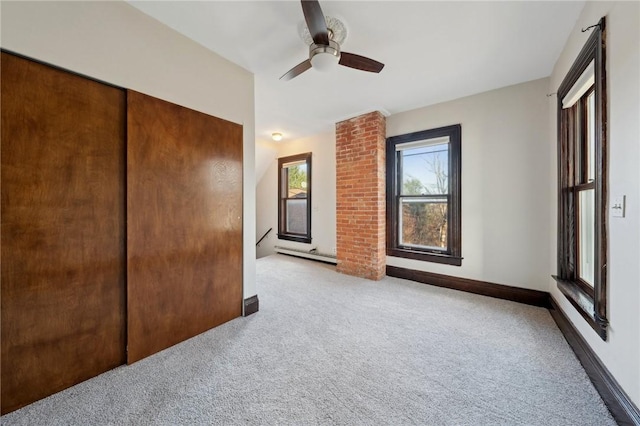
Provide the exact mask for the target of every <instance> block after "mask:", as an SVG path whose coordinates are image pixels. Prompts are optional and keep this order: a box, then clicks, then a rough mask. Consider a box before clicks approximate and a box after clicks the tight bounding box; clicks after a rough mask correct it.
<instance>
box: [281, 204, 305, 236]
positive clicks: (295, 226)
mask: <svg viewBox="0 0 640 426" xmlns="http://www.w3.org/2000/svg"><path fill="white" fill-rule="evenodd" d="M286 208H287V224H286V225H287V229H286V232H291V233H294V234H306V233H307V200H305V199H302V200H287V201H286Z"/></svg>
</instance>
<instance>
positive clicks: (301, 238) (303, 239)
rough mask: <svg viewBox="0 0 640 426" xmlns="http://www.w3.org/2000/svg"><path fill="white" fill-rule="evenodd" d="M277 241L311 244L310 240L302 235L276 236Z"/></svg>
mask: <svg viewBox="0 0 640 426" xmlns="http://www.w3.org/2000/svg"><path fill="white" fill-rule="evenodd" d="M278 239H279V240H287V241H295V242H298V243H307V244H311V238H310V237H307V236H304V235H291V234H278Z"/></svg>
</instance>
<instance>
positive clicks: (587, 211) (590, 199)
mask: <svg viewBox="0 0 640 426" xmlns="http://www.w3.org/2000/svg"><path fill="white" fill-rule="evenodd" d="M578 203H579V204H578V209H579V210H578V211H579V215H580V217H579V221H578V228H579V236H580V254H579V255H580V259H579V260H578V262H579V263H578V264H579V276H580V278H582V279H583V280H584V281H586V282H587V283H588V284H589V285H591V286H593V278H594V274H595V265H594V263H593V261H594V253H595V244H594V243H595V241H594V232H595V190H593V189H587V190H584V191H580V193H579V196H578Z"/></svg>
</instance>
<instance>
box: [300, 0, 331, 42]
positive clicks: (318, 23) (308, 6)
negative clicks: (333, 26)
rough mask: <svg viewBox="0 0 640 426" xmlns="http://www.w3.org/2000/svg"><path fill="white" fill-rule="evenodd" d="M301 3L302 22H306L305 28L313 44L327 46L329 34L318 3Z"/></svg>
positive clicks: (311, 1)
mask: <svg viewBox="0 0 640 426" xmlns="http://www.w3.org/2000/svg"><path fill="white" fill-rule="evenodd" d="M301 3H302V13H304V20H305V21H306V22H307V28H309V34H311V38H312V39H313V42H314V43H315V44H321V45H324V46H328V45H329V32H328V31H327V22H326V21H325V20H324V14H323V13H322V9H321V8H320V3H318V0H302V1H301Z"/></svg>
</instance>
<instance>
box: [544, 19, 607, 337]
mask: <svg viewBox="0 0 640 426" xmlns="http://www.w3.org/2000/svg"><path fill="white" fill-rule="evenodd" d="M605 40H606V33H605V18H604V17H603V18H602V19H601V20H600V22H599V23H598V25H597V26H596V27H595V28H594V30H593V33H592V34H591V36H590V37H589V39H588V40H587V42H586V44H585V46H584V47H583V48H582V50H581V51H580V54H579V55H578V57H577V59H576V60H575V62H574V63H573V65H572V67H571V69H570V70H569V72H568V74H567V76H566V77H565V79H564V80H563V81H562V84H561V85H560V88H559V89H558V275H557V276H556V275H554V276H553V278H554V279H555V280H556V281H557V284H558V289H559V290H560V291H561V292H562V294H564V295H565V297H567V299H568V300H569V301H570V302H571V304H572V305H573V306H574V307H575V308H576V310H577V311H578V312H579V313H580V314H581V315H582V317H583V318H584V319H585V320H586V321H587V322H588V323H589V325H590V326H591V327H592V328H593V329H594V330H595V331H596V333H597V334H598V335H599V336H600V337H601V338H602V339H603V340H607V326H608V320H607V297H606V295H607V205H606V200H607V137H606V136H607V126H606V124H607V119H606V117H607V111H606V105H607V96H606V74H605ZM591 61H594V65H595V66H594V77H595V78H594V88H593V91H594V94H595V132H594V133H595V134H594V139H595V141H594V144H595V179H594V181H591V182H588V181H587V179H586V178H585V176H578V173H576V170H575V167H576V166H579V165H578V164H577V160H576V159H575V156H576V153H575V150H576V148H575V144H574V142H573V141H574V140H575V138H576V136H575V135H574V128H575V120H576V119H578V118H577V117H576V116H575V115H576V113H575V112H574V111H573V109H564V110H563V106H562V99H563V98H564V97H565V96H566V95H567V93H569V91H570V90H571V88H572V87H573V85H574V84H575V83H576V82H577V81H578V79H579V78H580V76H581V75H582V73H583V72H584V71H585V69H586V68H587V67H588V66H589V64H590V63H591ZM588 94H589V92H588V93H587V95H588ZM578 102H584V101H578ZM578 143H582V142H580V141H579V142H578ZM581 169H582V170H585V169H586V167H585V163H584V162H582V167H581ZM585 189H594V193H595V232H594V245H595V253H594V264H595V275H594V285H593V287H591V286H589V285H587V284H586V283H585V282H584V281H582V280H581V279H580V278H579V273H578V251H579V244H578V238H579V236H578V235H577V231H576V227H575V224H576V223H578V222H577V220H578V217H577V206H576V200H577V197H578V193H579V192H580V191H581V190H585Z"/></svg>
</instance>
